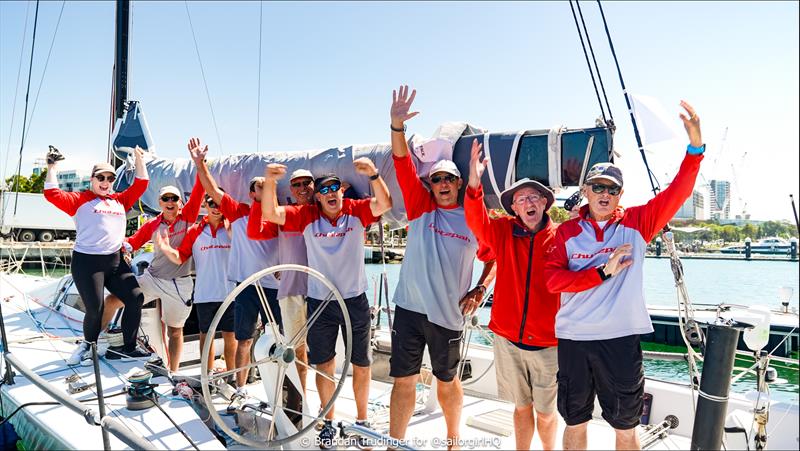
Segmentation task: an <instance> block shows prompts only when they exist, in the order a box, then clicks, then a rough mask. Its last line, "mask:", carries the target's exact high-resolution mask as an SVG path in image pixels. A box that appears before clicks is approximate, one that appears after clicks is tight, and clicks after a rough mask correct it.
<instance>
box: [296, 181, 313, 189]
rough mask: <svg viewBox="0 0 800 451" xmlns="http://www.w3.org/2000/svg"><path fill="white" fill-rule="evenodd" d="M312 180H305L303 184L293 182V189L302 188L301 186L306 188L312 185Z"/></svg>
mask: <svg viewBox="0 0 800 451" xmlns="http://www.w3.org/2000/svg"><path fill="white" fill-rule="evenodd" d="M311 182H312V180H303V181H302V182H293V183H292V188H300V187H301V186H302V187H303V188H305V187H306V186H308V185H311Z"/></svg>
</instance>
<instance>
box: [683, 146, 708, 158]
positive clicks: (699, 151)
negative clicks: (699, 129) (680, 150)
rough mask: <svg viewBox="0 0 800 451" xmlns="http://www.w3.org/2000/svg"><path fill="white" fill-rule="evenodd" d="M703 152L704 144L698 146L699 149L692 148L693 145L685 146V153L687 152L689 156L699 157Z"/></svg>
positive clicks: (704, 149)
mask: <svg viewBox="0 0 800 451" xmlns="http://www.w3.org/2000/svg"><path fill="white" fill-rule="evenodd" d="M705 151H706V145H705V144H703V145H702V146H700V147H694V146H693V145H691V144H689V145H688V146H686V152H688V153H689V154H691V155H700V154H702V153H703V152H705Z"/></svg>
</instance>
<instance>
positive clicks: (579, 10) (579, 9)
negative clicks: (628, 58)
mask: <svg viewBox="0 0 800 451" xmlns="http://www.w3.org/2000/svg"><path fill="white" fill-rule="evenodd" d="M575 6H577V7H578V15H579V16H581V25H583V34H585V35H586V43H587V44H589V53H591V54H592V62H594V71H595V72H596V73H597V81H599V82H600V90H601V91H603V99H604V100H605V101H606V110H607V111H608V116H609V117H610V118H611V121H613V120H614V115H613V114H611V105H610V104H609V103H608V96H606V87H605V85H604V84H603V76H602V75H600V68H599V67H597V58H595V56H594V48H593V47H592V40H591V38H589V31H588V30H587V29H586V22H584V21H583V11H582V10H581V2H579V1H576V2H575ZM595 89H597V88H595Z"/></svg>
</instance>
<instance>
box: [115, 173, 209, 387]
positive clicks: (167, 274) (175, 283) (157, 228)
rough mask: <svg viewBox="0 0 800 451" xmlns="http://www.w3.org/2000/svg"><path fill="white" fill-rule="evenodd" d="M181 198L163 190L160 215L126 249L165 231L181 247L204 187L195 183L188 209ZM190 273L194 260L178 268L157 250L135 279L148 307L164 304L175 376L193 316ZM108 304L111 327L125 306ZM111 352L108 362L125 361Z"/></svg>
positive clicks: (174, 190)
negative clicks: (117, 314)
mask: <svg viewBox="0 0 800 451" xmlns="http://www.w3.org/2000/svg"><path fill="white" fill-rule="evenodd" d="M182 197H183V196H182V194H181V192H180V190H179V189H178V188H177V187H175V186H172V185H167V186H164V187H162V188H161V189H160V190H159V192H158V206H159V208H160V209H161V213H159V214H158V216H156V217H155V218H153V219H151V220H149V221H147V222H145V223H144V224H143V225H142V226H141V227H140V228H139V230H137V231H136V233H134V234H133V235H131V236H130V237H128V238H126V239H125V249H126V250H127V251H128V252H133V251H135V250H137V249H139V248H141V247H142V246H144V245H145V243H147V242H148V241H150V240H151V239H153V237H154V236H155V234H156V233H161V232H162V231H165V233H167V234H168V236H169V243H170V245H171V246H173V247H176V248H177V247H178V246H180V244H181V242H182V241H183V238H184V237H185V236H186V231H187V230H188V229H189V227H190V226H191V225H192V224H194V223H195V221H196V220H197V215H198V213H199V212H200V203H201V202H202V200H203V199H202V198H203V187H202V186H201V185H200V183H199V182H197V181H195V184H194V187H192V192H191V194H190V195H189V199H187V201H186V204H185V205H184V204H183V200H182ZM191 271H192V260H191V259H188V260H186V261H185V262H183V263H181V264H179V265H178V264H175V263H173V262H172V261H170V260H169V259H168V258H167V257H166V256H165V255H164V253H163V252H161V250H160V249H159V248H158V247H157V246H156V247H154V248H153V260H152V261H151V262H150V265H149V266H148V267H147V269H145V271H144V272H143V273H142V275H140V276H137V277H136V280H137V282H139V286H140V287H141V288H142V293H143V294H144V297H145V303H148V302H150V301H153V300H156V299H160V300H161V304H160V305H161V318H162V321H163V322H164V323H165V324H166V325H167V360H168V362H167V364H168V366H169V369H170V371H173V372H174V371H178V366H179V364H180V361H181V353H182V352H183V325H184V324H185V323H186V319H187V318H188V317H189V314H190V313H191V312H192V291H193V290H194V284H193V283H192V277H191V275H190V274H191ZM105 302H106V308H105V311H104V313H103V318H104V321H103V324H104V325H105V324H107V323H108V321H109V320H110V319H111V317H112V316H113V315H114V312H115V311H116V310H117V308H118V307H122V302H121V301H120V300H119V299H118V298H116V297H114V296H113V295H111V296H108V297H106V300H105ZM123 315H125V312H123ZM111 350H112V352H109V353H108V355H107V356H106V358H110V359H114V358H119V357H122V353H120V352H118V350H115V349H113V348H112V349H111ZM113 351H117V352H113Z"/></svg>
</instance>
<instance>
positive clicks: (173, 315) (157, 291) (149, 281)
mask: <svg viewBox="0 0 800 451" xmlns="http://www.w3.org/2000/svg"><path fill="white" fill-rule="evenodd" d="M136 281H137V282H139V287H141V289H142V293H144V303H145V304H147V303H148V302H150V301H153V300H155V299H161V318H162V320H163V321H164V323H166V325H167V326H169V327H183V325H184V323H186V319H187V318H189V314H190V313H192V306H191V305H186V303H187V302H189V300H190V299H191V298H192V290H194V283H192V278H191V277H190V276H186V277H179V278H177V279H159V278H157V277H153V276H152V275H150V271H145V272H144V273H142V275H141V276H138V277H136Z"/></svg>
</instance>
